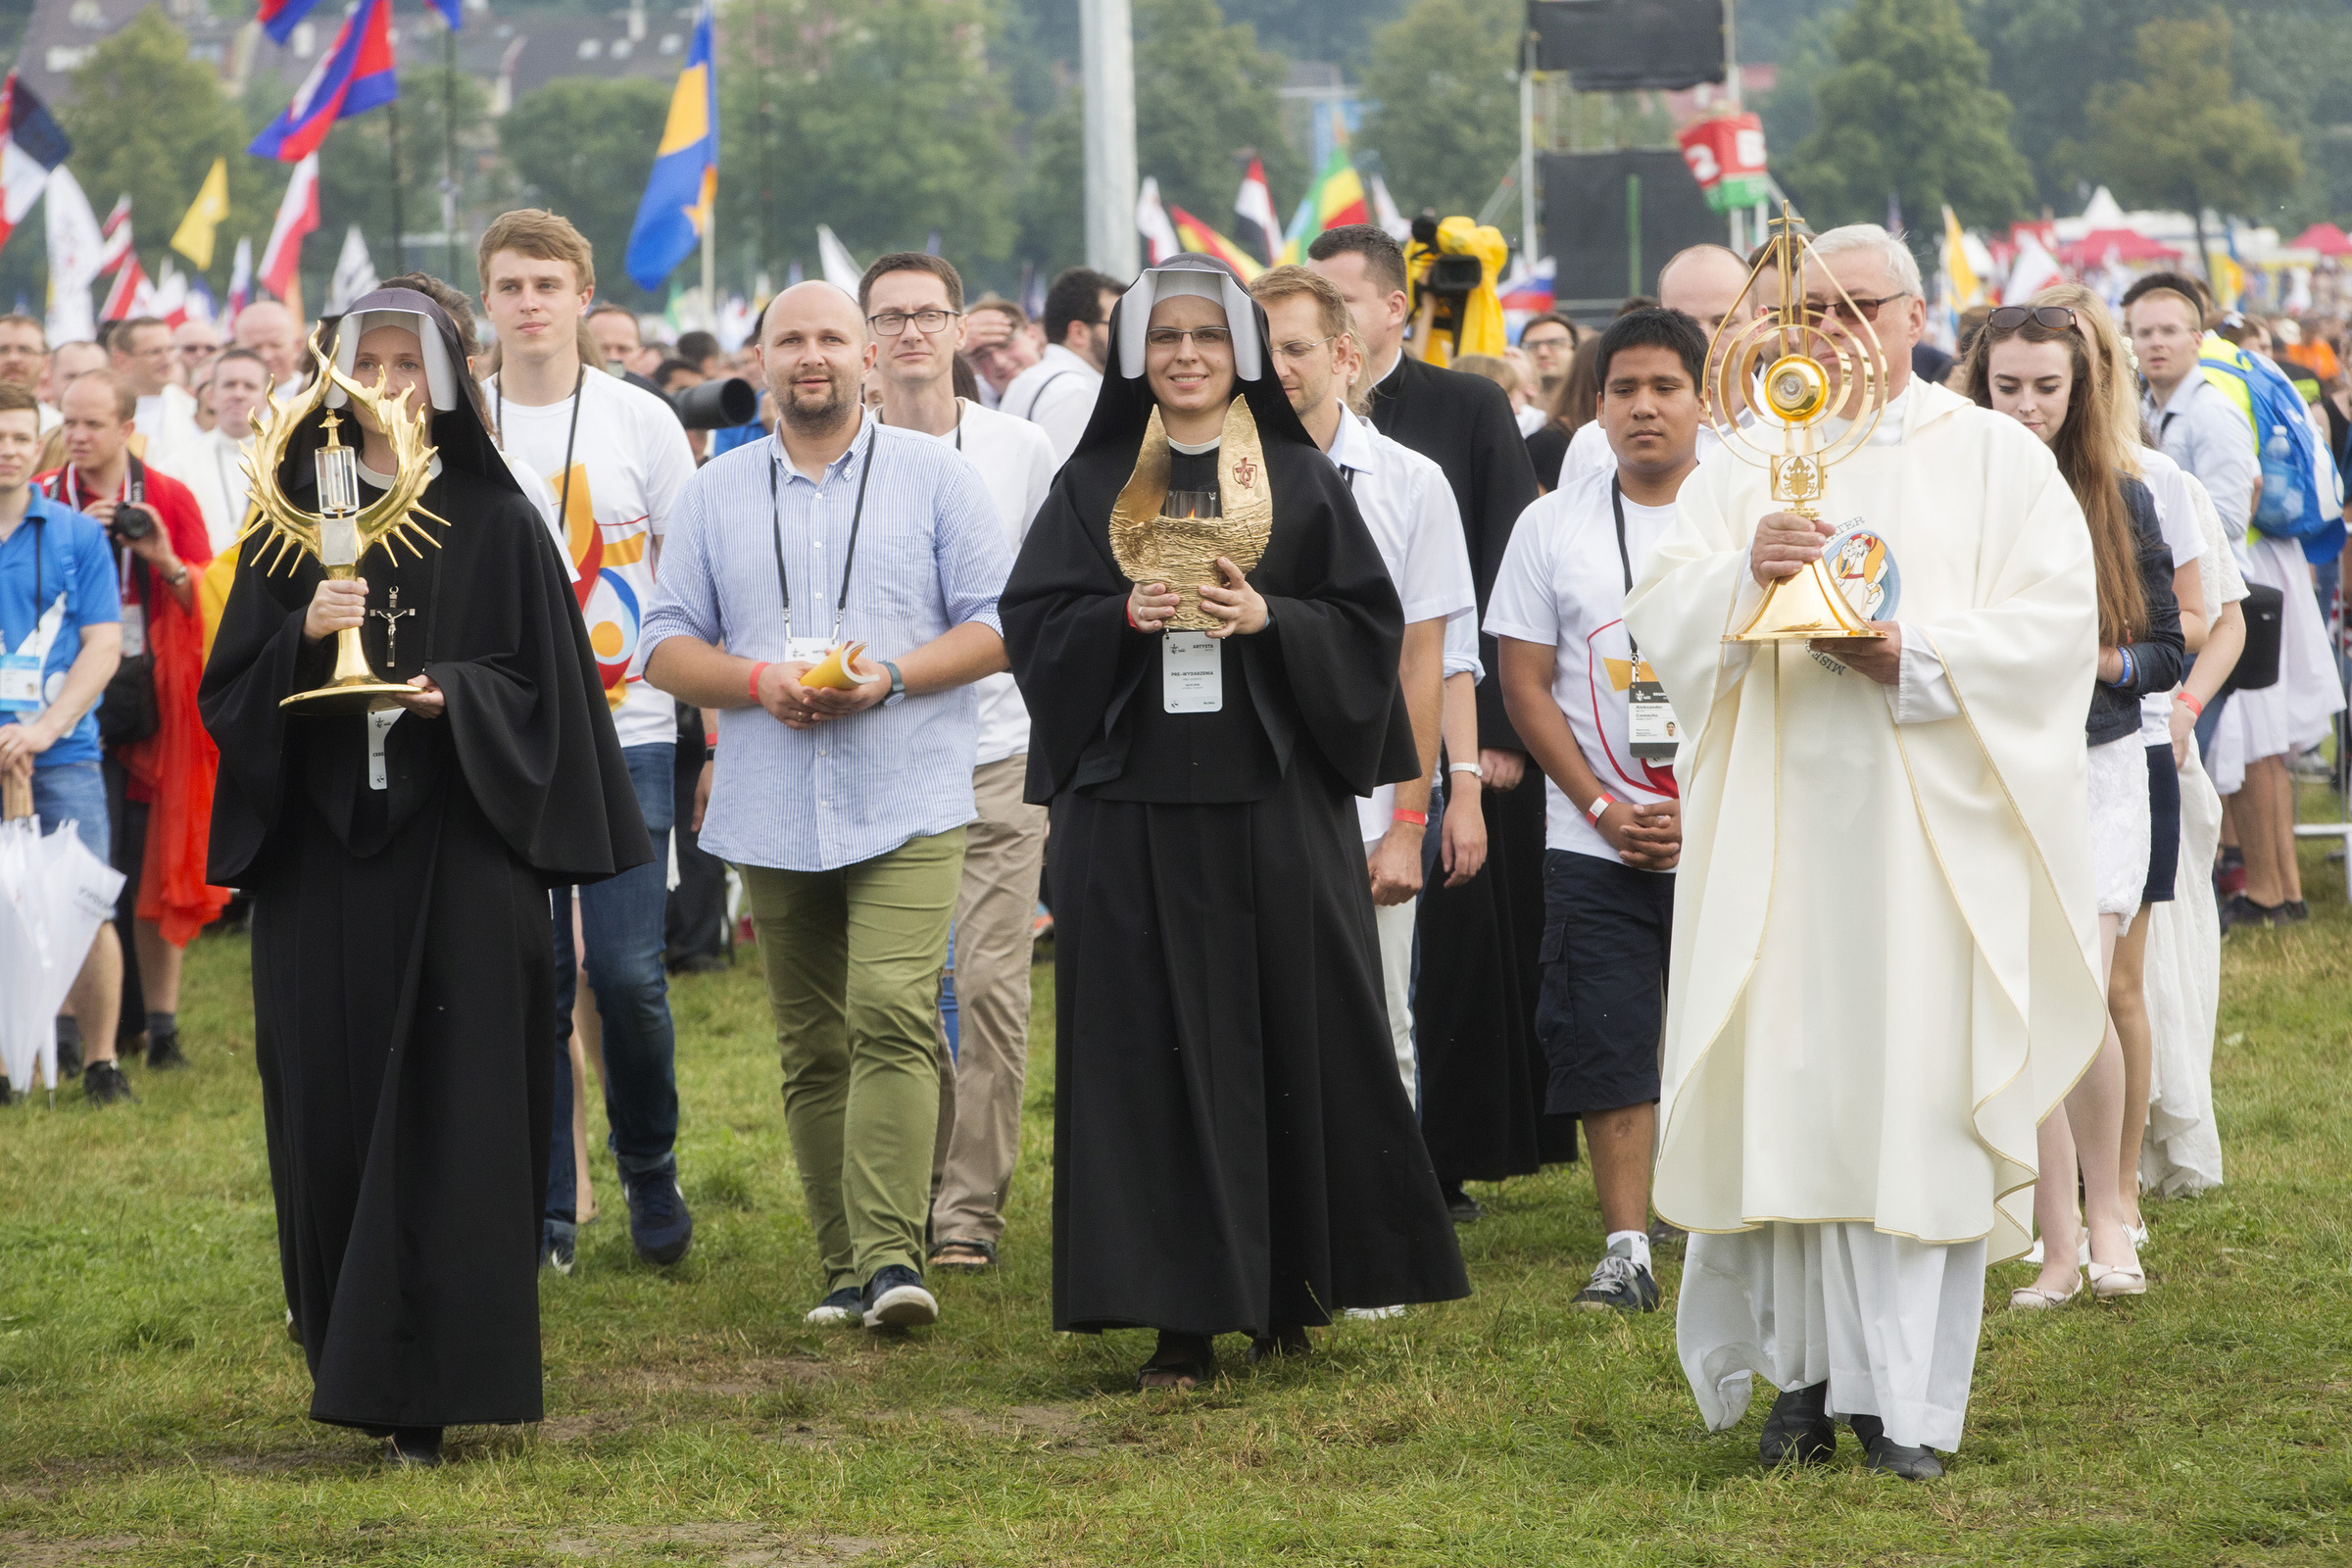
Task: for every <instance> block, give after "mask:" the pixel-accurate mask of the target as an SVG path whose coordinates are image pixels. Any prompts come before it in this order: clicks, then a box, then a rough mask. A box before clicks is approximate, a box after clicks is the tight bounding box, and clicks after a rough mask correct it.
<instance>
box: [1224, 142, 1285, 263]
mask: <svg viewBox="0 0 2352 1568" xmlns="http://www.w3.org/2000/svg"><path fill="white" fill-rule="evenodd" d="M1233 211H1234V214H1235V215H1236V216H1237V217H1239V218H1240V219H1241V222H1240V223H1239V224H1237V225H1236V226H1235V228H1234V235H1233V237H1234V238H1235V239H1237V240H1239V241H1240V242H1241V243H1242V244H1244V245H1247V246H1248V247H1250V253H1251V255H1252V258H1253V259H1262V260H1264V261H1267V262H1271V261H1272V260H1273V259H1274V258H1275V257H1277V256H1279V255H1281V254H1282V220H1281V219H1280V218H1278V217H1276V216H1275V214H1274V190H1273V187H1272V186H1270V185H1268V184H1267V183H1266V166H1265V165H1264V164H1263V163H1261V162H1260V161H1258V160H1257V159H1255V158H1252V159H1250V172H1248V173H1246V174H1244V175H1243V176H1242V188H1241V189H1240V190H1239V191H1238V192H1236V193H1235V195H1234V198H1233Z"/></svg>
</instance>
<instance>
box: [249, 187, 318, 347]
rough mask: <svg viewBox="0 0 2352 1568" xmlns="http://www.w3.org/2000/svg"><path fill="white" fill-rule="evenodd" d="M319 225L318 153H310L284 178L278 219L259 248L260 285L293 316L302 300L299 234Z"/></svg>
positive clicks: (300, 239)
mask: <svg viewBox="0 0 2352 1568" xmlns="http://www.w3.org/2000/svg"><path fill="white" fill-rule="evenodd" d="M318 226H319V155H318V154H317V153H313V154H311V156H310V157H308V158H305V159H304V160H303V161H302V162H301V163H299V164H296V165H295V166H294V177H293V178H291V179H289V180H287V181H286V194H285V198H284V200H282V201H280V202H279V203H278V204H277V221H276V222H275V223H273V224H272V225H270V243H269V244H268V245H266V246H264V247H263V249H262V271H261V284H262V287H264V288H266V289H268V290H269V291H270V293H272V294H274V295H276V296H277V297H278V298H279V299H281V300H284V301H285V302H286V306H287V308H288V309H289V310H293V311H294V314H295V315H296V316H300V315H301V314H302V312H301V311H300V310H298V309H295V307H296V305H297V304H298V302H299V301H300V299H301V293H300V290H301V287H302V237H303V236H304V235H305V234H308V233H310V232H311V231H312V230H313V229H315V228H317V227H318Z"/></svg>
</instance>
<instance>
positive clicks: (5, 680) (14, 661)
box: [0, 654, 41, 713]
mask: <svg viewBox="0 0 2352 1568" xmlns="http://www.w3.org/2000/svg"><path fill="white" fill-rule="evenodd" d="M40 707H41V661H40V656H38V655H37V654H0V712H10V713H31V712H37V711H40Z"/></svg>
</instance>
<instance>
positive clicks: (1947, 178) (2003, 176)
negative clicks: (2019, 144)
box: [1778, 0, 2034, 242]
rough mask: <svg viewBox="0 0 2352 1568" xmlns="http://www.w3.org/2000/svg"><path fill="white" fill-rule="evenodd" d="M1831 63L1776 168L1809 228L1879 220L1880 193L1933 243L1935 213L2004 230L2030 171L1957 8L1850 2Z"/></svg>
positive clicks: (2029, 186)
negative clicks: (1811, 117) (1810, 115)
mask: <svg viewBox="0 0 2352 1568" xmlns="http://www.w3.org/2000/svg"><path fill="white" fill-rule="evenodd" d="M1837 49H1838V66H1837V69H1836V70H1834V71H1832V72H1830V73H1828V74H1826V75H1825V76H1823V77H1822V78H1821V79H1820V81H1819V84H1818V85H1817V86H1816V87H1815V89H1814V102H1815V106H1816V110H1817V113H1818V119H1817V121H1816V123H1815V125H1814V129H1813V134H1811V135H1810V136H1808V137H1806V138H1805V139H1804V140H1803V141H1802V142H1800V143H1798V144H1797V146H1796V148H1795V149H1794V151H1793V152H1791V153H1790V154H1789V156H1788V157H1787V158H1786V159H1783V160H1780V161H1779V168H1778V172H1779V175H1780V180H1781V183H1782V184H1783V185H1784V186H1785V187H1787V188H1788V190H1789V195H1790V196H1791V197H1792V198H1794V200H1795V201H1796V203H1797V205H1798V207H1799V208H1800V210H1801V211H1802V212H1803V213H1804V215H1805V217H1806V218H1807V219H1808V220H1809V221H1811V222H1812V223H1813V224H1814V226H1815V227H1817V228H1821V227H1828V226H1829V225H1831V224H1834V223H1850V222H1861V221H1878V220H1882V219H1884V218H1885V216H1886V212H1887V198H1888V197H1889V196H1893V197H1895V198H1897V199H1899V200H1900V201H1901V203H1902V207H1903V211H1905V212H1906V213H1908V214H1910V215H1911V217H1912V222H1911V231H1912V235H1913V237H1914V239H1915V240H1918V239H1926V240H1929V241H1931V242H1932V241H1933V239H1934V237H1935V236H1936V234H1938V233H1940V232H1941V227H1940V224H1939V223H1938V222H1937V221H1936V214H1937V212H1938V211H1939V210H1940V209H1941V208H1942V207H1944V206H1946V205H1949V206H1950V207H1951V209H1952V210H1953V211H1954V212H1956V213H1958V214H1959V215H1960V218H1961V221H1963V222H1967V223H1972V224H1989V223H2000V222H2005V221H2008V220H2009V219H2011V218H2013V217H2015V216H2016V215H2017V213H2018V212H2019V211H2020V210H2021V209H2022V208H2024V207H2025V206H2026V204H2027V203H2028V202H2029V201H2031V200H2032V198H2033V195H2034V173H2033V171H2032V169H2030V168H2029V167H2028V166H2027V163H2026V160H2025V158H2024V157H2023V156H2022V155H2021V154H2020V153H2019V152H2018V151H2017V149H2016V148H2014V147H2012V146H2011V145H2010V144H2009V118H2010V106H2009V100H2008V99H2006V98H2004V97H2002V96H2001V95H2000V94H1999V93H1997V92H1994V91H1993V90H1992V89H1991V88H1990V87H1988V86H1986V85H1985V51H1984V50H1983V49H1981V48H1979V47H1978V46H1977V42H1976V40H1975V39H1974V38H1972V37H1970V36H1969V33H1968V28H1967V27H1966V25H1963V23H1962V21H1961V17H1960V7H1959V4H1958V0H1857V3H1856V4H1855V6H1854V9H1853V10H1852V12H1850V13H1849V14H1848V15H1847V17H1846V19H1845V20H1844V21H1843V22H1842V23H1841V24H1839V25H1838V29H1837Z"/></svg>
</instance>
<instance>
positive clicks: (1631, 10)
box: [1527, 0, 1723, 92]
mask: <svg viewBox="0 0 2352 1568" xmlns="http://www.w3.org/2000/svg"><path fill="white" fill-rule="evenodd" d="M1527 25H1528V30H1529V31H1531V32H1533V33H1534V34H1535V35H1536V69H1537V70H1538V71H1565V72H1566V73H1568V81H1569V84H1570V85H1571V86H1573V87H1574V88H1575V89H1576V90H1577V91H1578V92H1636V91H1640V90H1642V89H1646V88H1657V89H1661V90H1664V91H1667V92H1673V91H1675V90H1677V89H1679V88H1683V87H1695V86H1697V85H1698V84H1699V83H1700V82H1702V81H1721V80H1723V0H1529V5H1528V8H1527Z"/></svg>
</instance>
